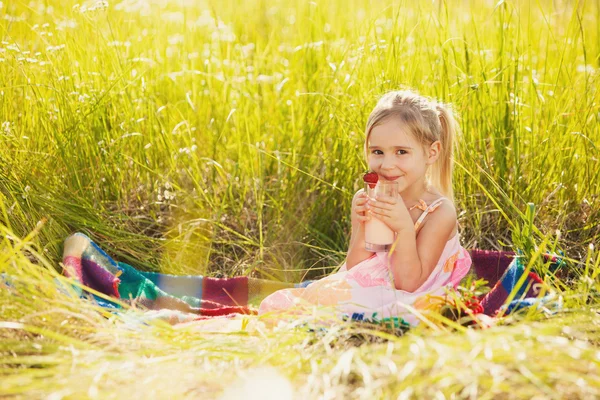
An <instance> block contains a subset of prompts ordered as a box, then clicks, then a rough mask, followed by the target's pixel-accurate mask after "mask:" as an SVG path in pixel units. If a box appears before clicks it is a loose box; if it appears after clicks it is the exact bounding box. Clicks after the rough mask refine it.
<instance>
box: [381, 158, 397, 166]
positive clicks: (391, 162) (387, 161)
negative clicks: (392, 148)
mask: <svg viewBox="0 0 600 400" xmlns="http://www.w3.org/2000/svg"><path fill="white" fill-rule="evenodd" d="M393 167H394V160H393V158H392V157H387V156H386V157H384V158H383V161H382V162H381V169H391V168H393Z"/></svg>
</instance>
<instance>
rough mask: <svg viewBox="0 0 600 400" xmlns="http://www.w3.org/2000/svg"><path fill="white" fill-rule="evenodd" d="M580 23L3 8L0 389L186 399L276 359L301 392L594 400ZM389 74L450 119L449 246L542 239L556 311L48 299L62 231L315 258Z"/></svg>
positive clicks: (121, 7)
mask: <svg viewBox="0 0 600 400" xmlns="http://www.w3.org/2000/svg"><path fill="white" fill-rule="evenodd" d="M599 22H600V7H599V6H598V3H597V2H595V1H560V0H557V1H496V0H494V1H483V2H482V1H474V0H473V1H455V0H448V1H438V0H436V1H432V2H413V1H394V2H391V3H389V2H388V3H386V2H369V1H366V0H350V1H327V2H324V1H304V0H303V1H296V2H287V1H282V0H272V1H258V2H251V1H247V2H239V1H233V0H224V1H206V2H200V1H192V0H177V1H175V0H145V1H142V0H124V1H109V2H105V1H91V2H85V3H78V2H77V1H75V0H64V1H60V2H48V1H37V0H33V1H22V0H16V1H4V0H3V1H0V38H1V39H0V124H1V125H0V144H1V146H0V205H2V207H1V211H2V213H1V214H0V229H1V230H2V235H1V240H2V244H1V245H2V247H1V248H0V272H3V273H6V275H4V277H6V276H10V280H9V281H6V279H5V278H3V280H1V281H0V283H1V284H2V285H3V286H2V288H1V290H0V310H1V314H0V315H1V316H2V317H1V320H2V322H0V335H1V336H0V339H1V340H0V346H1V350H0V355H1V356H0V357H1V362H0V365H1V370H0V371H1V372H0V373H1V374H2V394H3V395H8V394H15V395H20V396H27V397H31V396H34V397H43V396H47V395H50V394H55V395H56V396H57V397H60V396H63V397H69V396H71V397H75V398H79V397H86V396H87V397H101V398H105V397H108V396H111V395H115V394H118V395H133V394H136V393H145V394H146V395H148V396H156V397H166V396H169V395H172V396H173V397H198V395H200V394H203V393H208V394H210V395H215V394H216V393H220V392H221V391H222V390H223V389H224V387H225V386H224V385H223V384H217V383H215V382H217V380H218V379H223V381H225V382H231V381H232V380H233V378H234V377H235V375H236V374H238V373H239V374H242V375H244V374H245V376H246V377H247V379H246V381H247V382H250V381H251V380H252V379H253V378H252V377H253V376H254V375H253V374H255V373H256V374H258V376H261V377H263V378H264V376H266V377H267V378H269V377H271V378H273V377H275V378H277V379H279V378H281V376H280V374H281V373H284V375H285V376H284V378H282V380H279V382H281V385H282V388H280V389H281V390H284V391H285V390H287V389H286V388H287V386H286V385H287V384H288V383H289V382H291V384H292V385H293V386H294V387H295V388H300V393H302V395H308V396H310V397H315V396H318V395H320V396H322V397H326V398H335V397H342V396H353V397H381V398H383V397H388V396H390V395H391V394H392V393H394V394H397V393H404V395H405V397H406V398H408V397H411V395H412V396H416V397H427V398H432V397H435V396H437V397H441V396H442V395H444V396H446V397H448V396H450V395H451V394H452V393H458V395H457V396H458V397H464V398H467V397H472V398H475V397H481V398H494V397H495V396H500V395H501V393H503V392H509V393H512V394H511V395H510V396H509V397H515V398H518V397H520V398H531V397H532V396H533V394H541V395H542V396H546V397H549V398H552V397H557V398H558V397H561V396H572V397H574V398H586V397H589V398H593V397H595V396H598V391H597V387H598V383H599V382H598V379H597V376H598V375H597V368H598V364H599V358H598V351H597V345H598V337H597V336H598V332H597V329H596V328H595V327H596V326H597V322H598V321H597V319H598V318H597V313H595V312H594V311H593V310H594V309H596V308H597V306H598V293H599V289H600V288H599V287H598V274H599V273H600V267H599V262H600V257H598V250H597V248H594V243H597V241H598V235H599V234H600V225H599V224H598V220H599V218H600V212H599V211H598V210H600V204H599V201H600V199H599V196H598V195H599V193H600V190H599V182H600V179H599V178H600V176H599V175H600V165H599V162H598V159H599V151H598V143H600V140H599V139H600V128H599V126H600V125H599V123H598V122H599V119H600V109H599V106H598V104H600V98H599V96H600V95H599V94H598V89H597V88H598V83H599V76H600V75H599V66H600V39H599V37H600V35H599V33H600V28H599V26H600V24H599ZM401 87H409V88H413V89H416V90H418V91H419V92H421V93H422V94H425V95H429V96H432V97H435V98H437V99H439V100H441V101H444V102H448V103H451V104H452V105H453V107H454V109H455V110H456V112H457V113H458V114H459V115H460V125H461V128H462V135H461V137H460V138H459V141H458V143H457V147H458V153H457V156H456V159H455V179H454V183H455V194H456V199H457V208H458V209H459V212H460V224H461V234H462V240H463V244H464V246H465V247H467V248H475V247H477V248H495V249H501V248H518V249H520V250H525V251H528V254H537V255H538V256H539V253H540V250H548V251H563V252H564V253H565V255H566V257H567V259H568V260H569V262H568V266H569V271H568V272H569V274H568V279H565V278H564V276H563V277H562V278H558V277H556V276H555V275H554V273H553V272H552V271H550V270H548V269H547V268H548V267H547V266H542V267H541V268H544V271H545V272H547V273H548V275H547V276H546V280H547V282H548V283H549V284H550V285H552V286H553V287H555V288H556V289H557V290H558V293H559V294H560V296H562V298H563V299H564V307H565V310H567V311H569V312H567V313H561V314H557V315H554V316H553V317H551V318H549V319H545V317H543V314H539V313H536V312H533V311H532V312H530V313H528V314H525V315H524V316H523V315H520V316H516V317H509V318H508V319H506V320H505V323H506V325H507V326H502V327H499V328H496V329H494V330H493V331H491V332H471V331H469V332H468V333H467V334H464V333H461V334H456V333H452V332H451V331H450V330H449V329H442V330H441V331H439V332H431V331H430V330H427V329H426V328H423V329H424V330H416V331H414V332H411V334H410V335H408V336H407V337H400V338H399V337H395V336H391V335H386V334H385V333H384V332H380V331H377V330H373V329H372V328H368V327H367V328H363V327H357V326H345V325H340V326H339V327H336V328H335V329H333V330H329V331H327V332H326V333H323V332H322V331H320V330H318V329H317V330H316V331H312V332H311V331H307V330H306V329H300V330H294V329H292V328H290V327H289V326H284V327H280V330H274V331H273V330H268V329H262V328H260V327H261V323H262V322H261V320H257V319H252V318H250V320H249V321H250V322H244V324H249V326H255V327H258V328H253V329H246V330H243V329H242V330H241V331H240V332H241V333H238V334H234V335H209V334H204V333H198V332H195V331H194V330H193V328H192V327H183V328H180V329H179V330H176V329H173V328H171V327H170V326H168V325H166V324H160V323H156V324H151V325H149V326H144V327H140V326H138V325H136V324H133V326H134V328H132V325H131V323H130V321H128V320H126V319H124V318H125V317H119V316H112V315H107V314H106V313H105V312H103V311H102V310H99V309H97V308H95V307H93V306H92V305H90V304H88V303H86V302H84V301H79V300H78V299H76V298H74V297H73V296H72V294H70V293H69V291H68V290H67V289H65V290H64V291H57V289H56V288H57V282H63V284H62V285H60V287H64V288H68V287H69V284H70V283H69V282H68V281H67V280H65V279H64V278H61V277H60V276H59V275H58V274H57V271H60V266H59V261H60V258H61V251H62V242H63V240H64V239H65V238H66V236H67V235H69V234H70V233H73V232H75V231H83V232H86V233H87V234H89V235H90V236H91V237H92V238H93V239H94V240H96V241H97V242H98V243H100V244H101V245H102V246H104V247H105V248H107V250H109V252H110V254H111V255H113V256H115V257H116V258H118V259H119V260H122V261H125V262H129V263H132V264H133V265H135V266H137V267H139V268H145V269H154V270H161V271H163V272H169V273H190V274H205V275H213V276H225V275H227V276H231V275H252V276H262V277H268V278H273V279H285V280H289V281H298V280H300V279H302V278H306V277H316V276H321V275H323V274H326V273H327V272H329V271H331V270H332V268H334V267H335V266H337V265H338V264H339V263H340V262H342V260H343V259H344V255H345V250H346V248H347V241H348V235H349V210H350V201H351V198H352V194H353V193H354V191H355V190H356V189H357V188H358V187H359V183H360V182H359V180H358V177H359V174H360V173H361V172H363V171H364V169H365V163H364V159H363V154H362V144H363V140H364V134H363V129H364V126H365V123H366V117H367V115H368V113H369V112H370V110H371V109H372V107H373V106H374V104H375V102H376V101H377V98H378V96H380V95H381V94H383V93H384V92H385V91H387V90H391V89H397V88H401ZM528 203H533V204H534V205H535V208H533V207H530V208H528ZM527 210H529V211H527ZM533 210H535V213H533ZM40 221H41V223H40ZM21 238H22V239H21ZM596 247H597V246H596ZM532 262H536V263H537V260H536V259H535V257H534V260H533V261H532ZM538 264H541V263H538ZM7 282H9V285H7ZM17 289H18V290H17ZM523 318H525V320H526V321H527V324H514V325H511V323H512V322H518V321H520V320H521V319H523ZM65 321H66V322H65ZM238 322H239V321H238ZM236 323H237V322H236ZM244 326H246V325H244ZM288 328H289V329H288ZM244 332H245V333H244ZM319 332H321V333H319ZM195 335H197V336H195ZM357 338H358V339H357ZM357 341H358V342H359V343H363V342H364V341H372V342H375V343H373V344H371V345H368V346H363V347H361V348H354V347H352V344H353V343H356V342H357ZM289 349H293V351H295V352H296V353H295V354H293V355H290V350H289ZM540 359H541V360H542V362H539V361H538V360H540ZM198 360H202V361H198ZM236 360H237V361H236ZM464 361H467V365H468V367H466V369H465V367H464V364H463V362H464ZM269 365H271V366H279V367H278V368H275V369H267V370H263V369H260V368H262V367H263V366H269ZM257 368H258V370H257ZM459 368H461V370H464V371H465V374H464V375H463V374H460V375H458V374H456V371H457V370H458V369H459ZM196 369H200V370H201V372H202V374H203V375H201V377H200V378H199V376H198V374H193V375H190V371H192V370H194V371H195V370H196ZM275 370H279V371H280V372H277V371H275ZM249 371H250V372H249ZM251 371H254V372H251ZM257 371H258V372H257ZM281 371H285V372H281ZM166 372H168V373H166ZM261 374H262V375H261ZM39 378H51V379H45V380H40V379H39ZM105 378H106V379H109V380H115V381H116V382H119V383H122V384H123V386H121V387H118V388H115V387H107V386H105V385H102V384H101V383H100V382H102V381H103V380H104V379H105ZM154 378H156V379H159V378H162V379H163V380H162V381H161V380H159V381H154V383H153V385H151V386H145V385H144V382H146V381H145V380H144V379H146V380H147V381H148V382H150V381H151V380H152V379H154ZM257 379H258V378H257ZM132 382H136V385H130V384H131V383H132ZM159 382H160V384H159ZM172 382H178V383H179V385H173V384H172ZM286 382H287V383H286ZM125 384H127V385H125ZM409 384H410V385H409ZM550 388H552V389H550ZM517 390H519V391H517ZM282 396H283V395H282Z"/></svg>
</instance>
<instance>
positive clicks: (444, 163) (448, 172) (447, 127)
mask: <svg viewBox="0 0 600 400" xmlns="http://www.w3.org/2000/svg"><path fill="white" fill-rule="evenodd" d="M436 109H437V111H438V113H439V118H440V125H441V130H440V139H439V140H440V143H441V144H442V151H441V154H440V156H439V158H438V160H437V162H435V163H434V164H433V165H432V166H431V167H432V168H431V180H432V183H433V185H434V186H436V187H438V188H439V189H440V190H441V191H442V193H443V194H444V195H445V196H446V197H448V198H449V199H450V200H454V191H453V189H452V161H453V151H454V137H455V136H456V133H457V131H458V123H457V122H456V119H455V118H454V115H453V114H452V111H451V110H450V109H449V108H448V107H447V106H444V105H443V104H437V106H436Z"/></svg>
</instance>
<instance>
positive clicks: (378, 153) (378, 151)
mask: <svg viewBox="0 0 600 400" xmlns="http://www.w3.org/2000/svg"><path fill="white" fill-rule="evenodd" d="M373 154H377V155H380V154H383V152H382V151H381V150H373Z"/></svg>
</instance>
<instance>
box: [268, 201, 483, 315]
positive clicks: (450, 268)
mask: <svg viewBox="0 0 600 400" xmlns="http://www.w3.org/2000/svg"><path fill="white" fill-rule="evenodd" d="M443 200H444V198H440V199H437V200H436V201H434V202H433V203H431V204H430V205H429V206H427V205H426V204H425V203H424V202H423V201H421V204H422V205H423V206H424V207H423V208H422V209H424V210H423V213H422V214H421V216H420V217H419V219H418V220H417V222H416V223H415V228H418V226H419V225H420V224H421V223H422V222H423V219H424V218H425V217H426V216H427V214H428V213H430V212H432V211H434V210H435V209H436V208H437V207H438V206H439V205H440V204H441V202H442V201H443ZM389 266H390V263H389V258H388V253H387V252H381V253H375V254H373V256H371V257H370V258H368V259H366V260H364V261H362V262H360V263H359V264H357V265H355V266H354V267H353V268H352V269H351V270H350V271H348V270H347V269H346V264H344V265H342V267H341V268H340V270H339V271H338V272H337V273H334V274H331V275H329V276H327V277H325V278H323V279H320V280H318V281H315V282H313V283H311V284H309V285H308V286H306V287H305V288H295V289H283V290H279V291H277V292H274V293H272V294H271V295H269V296H268V297H266V298H265V299H264V300H263V301H262V302H261V304H260V308H259V311H258V313H259V314H264V313H267V312H273V311H291V312H292V313H294V314H297V313H298V312H301V311H302V310H310V309H312V308H313V306H324V307H334V309H335V311H336V312H338V313H339V314H342V315H344V314H345V315H347V316H349V317H352V318H353V319H359V320H369V319H378V320H381V319H382V318H393V317H398V318H402V319H403V320H404V321H406V322H408V323H409V324H411V325H417V324H418V323H419V318H418V317H417V316H416V315H415V312H414V311H413V310H417V312H418V310H419V309H424V308H427V307H428V305H429V304H430V301H431V299H432V298H433V297H432V296H444V294H445V293H446V288H447V287H456V286H457V285H458V283H459V282H460V280H461V279H462V278H463V277H464V276H465V275H466V274H467V273H468V272H469V269H470V267H471V257H470V256H469V253H468V252H467V251H466V250H465V249H464V248H463V247H462V246H461V245H460V242H459V235H458V234H456V235H455V236H454V237H453V238H452V239H450V240H448V242H446V246H445V247H444V250H443V252H442V255H441V257H440V260H439V261H438V263H437V264H436V266H435V268H434V269H433V271H432V272H431V275H429V278H427V280H426V281H425V283H423V284H422V285H421V286H420V287H419V288H418V289H417V290H415V291H414V292H407V291H405V290H398V289H396V288H395V287H394V284H393V281H392V279H393V278H392V275H391V271H390V268H389ZM407 306H408V307H407Z"/></svg>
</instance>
